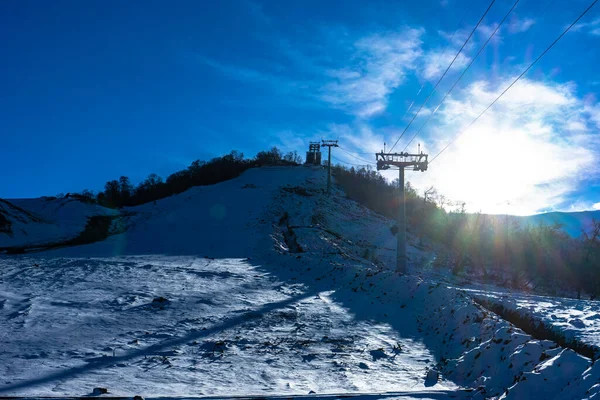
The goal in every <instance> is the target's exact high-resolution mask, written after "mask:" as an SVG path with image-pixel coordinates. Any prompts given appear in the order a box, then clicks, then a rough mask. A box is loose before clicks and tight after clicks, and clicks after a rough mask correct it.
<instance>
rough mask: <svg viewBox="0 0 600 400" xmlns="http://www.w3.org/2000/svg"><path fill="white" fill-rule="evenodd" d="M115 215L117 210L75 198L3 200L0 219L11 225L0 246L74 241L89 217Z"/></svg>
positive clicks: (1, 235)
mask: <svg viewBox="0 0 600 400" xmlns="http://www.w3.org/2000/svg"><path fill="white" fill-rule="evenodd" d="M116 214H117V211H115V210H111V209H108V208H105V207H102V206H99V205H97V204H88V203H83V202H81V201H79V200H77V199H74V198H60V199H51V198H44V197H42V198H37V199H10V200H3V199H0V216H2V217H4V218H5V219H6V220H8V221H9V224H10V225H9V228H8V231H9V232H8V233H0V247H9V246H24V245H28V246H31V245H40V244H48V243H56V242H60V241H63V240H67V239H72V238H74V237H76V236H77V235H78V234H80V233H81V232H82V231H83V230H84V227H85V225H86V223H87V219H88V218H89V217H92V216H98V215H106V216H108V215H116ZM0 232H2V230H0Z"/></svg>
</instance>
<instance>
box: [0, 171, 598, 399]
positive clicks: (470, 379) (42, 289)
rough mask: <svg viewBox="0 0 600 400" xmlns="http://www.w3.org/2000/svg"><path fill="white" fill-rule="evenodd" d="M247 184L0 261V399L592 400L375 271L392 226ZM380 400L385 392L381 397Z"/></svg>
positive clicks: (293, 190) (579, 365) (573, 368)
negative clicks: (101, 233)
mask: <svg viewBox="0 0 600 400" xmlns="http://www.w3.org/2000/svg"><path fill="white" fill-rule="evenodd" d="M325 178H326V176H325V173H324V171H323V170H322V169H318V168H317V169H313V168H307V167H295V168H292V167H281V168H260V169H253V170H249V171H247V172H246V173H244V174H243V175H242V176H240V177H239V178H237V179H233V180H231V181H228V182H224V183H221V184H218V185H214V186H207V187H198V188H193V189H191V190H188V191H186V192H184V193H182V194H180V195H177V196H172V197H170V198H167V199H163V200H160V201H157V202H156V204H152V203H151V204H147V205H143V206H140V207H134V208H132V209H130V210H128V211H130V212H133V213H135V215H133V216H132V217H131V218H130V219H129V229H128V230H127V231H126V232H125V233H123V234H120V235H116V236H112V237H110V238H108V239H107V240H105V241H103V242H97V243H93V244H89V245H85V246H77V247H72V248H62V249H57V250H52V251H48V252H45V253H38V254H36V255H34V256H16V257H15V256H13V257H7V256H5V257H2V258H0V321H1V322H2V330H0V336H1V338H2V341H1V342H0V343H1V344H0V354H1V359H2V362H1V363H0V376H1V377H2V380H0V394H2V395H30V396H31V395H40V396H41V395H75V396H79V395H87V394H92V393H93V389H94V388H95V387H105V388H107V389H108V390H109V392H110V394H112V395H127V396H131V395H134V394H141V395H143V396H144V397H146V396H151V397H152V396H199V395H213V396H228V395H234V394H243V395H248V394H254V395H259V396H268V395H273V394H283V395H291V394H298V395H307V394H308V393H309V392H314V393H315V395H314V396H312V398H315V397H317V396H319V395H323V394H327V393H382V392H386V393H388V394H385V395H379V396H377V398H378V399H382V398H420V399H427V398H431V399H443V398H455V399H456V398H477V399H482V398H519V399H520V398H530V397H531V396H532V395H533V394H535V395H536V397H538V398H544V399H551V398H557V399H582V398H591V397H593V396H594V395H597V393H598V392H599V391H600V389H599V388H598V386H597V384H598V376H600V374H599V373H598V372H600V371H596V368H595V366H594V365H592V363H591V362H590V360H589V359H587V358H585V357H582V356H581V355H579V354H577V353H575V352H574V351H572V350H569V349H563V348H561V347H558V346H557V345H556V344H554V343H552V342H549V341H546V340H540V339H536V338H533V337H531V336H529V335H528V334H526V333H524V332H523V331H521V330H519V329H518V328H516V327H514V326H512V325H511V324H510V323H509V322H507V321H505V320H503V319H501V318H500V317H498V316H497V315H495V314H493V313H491V312H490V311H489V310H487V309H485V308H483V307H482V306H481V305H479V304H477V303H476V302H475V301H474V300H473V295H472V292H469V291H465V290H463V289H462V288H460V287H455V286H452V285H449V284H446V283H444V282H442V281H440V279H439V278H438V277H436V276H434V275H427V274H423V273H422V272H421V271H422V270H423V269H422V265H421V260H422V259H426V258H427V257H428V255H427V254H426V253H425V252H423V251H420V250H417V249H415V248H414V247H411V248H410V249H409V255H410V257H411V261H412V265H411V268H410V271H411V274H410V275H408V276H398V275H397V274H396V273H395V272H394V271H393V268H391V266H393V260H394V256H395V237H394V236H393V235H392V233H391V230H390V229H389V228H390V226H391V225H392V222H391V221H388V220H386V219H385V218H383V217H381V216H379V215H376V214H374V213H372V212H369V211H368V210H366V209H364V208H363V207H361V206H360V205H358V204H356V203H354V202H352V201H350V200H348V199H347V198H346V197H345V196H344V194H343V193H342V192H341V191H340V190H339V189H335V190H334V193H333V194H332V196H327V195H326V194H324V192H323V188H324V185H325V181H326V179H325ZM393 393H395V394H393Z"/></svg>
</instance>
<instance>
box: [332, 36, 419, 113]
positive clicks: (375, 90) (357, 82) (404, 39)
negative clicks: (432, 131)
mask: <svg viewBox="0 0 600 400" xmlns="http://www.w3.org/2000/svg"><path fill="white" fill-rule="evenodd" d="M422 34H423V30H421V29H410V28H406V29H404V30H402V31H401V32H399V33H388V34H376V35H371V36H367V37H365V38H362V39H360V40H358V41H357V42H355V43H354V46H353V54H352V56H351V59H352V61H353V63H352V64H353V65H354V66H353V67H345V68H341V69H336V70H329V71H328V75H329V76H330V77H332V78H333V79H334V82H330V83H328V84H326V85H325V86H324V87H323V89H322V90H323V92H322V96H321V98H322V99H323V100H325V101H326V102H328V103H330V104H332V105H333V106H335V107H338V108H341V109H344V110H347V111H349V112H350V113H352V114H354V115H356V116H358V117H360V118H368V117H370V116H373V115H375V114H378V113H381V112H382V111H384V110H385V108H386V106H387V101H388V96H389V95H390V93H391V92H392V91H393V90H394V89H395V88H397V87H398V86H400V85H401V84H402V83H403V82H404V79H405V77H406V75H407V74H408V73H409V72H410V71H411V70H413V69H414V68H415V67H416V60H417V59H418V58H419V57H420V56H421V54H422V51H421V43H422V42H421V35H422Z"/></svg>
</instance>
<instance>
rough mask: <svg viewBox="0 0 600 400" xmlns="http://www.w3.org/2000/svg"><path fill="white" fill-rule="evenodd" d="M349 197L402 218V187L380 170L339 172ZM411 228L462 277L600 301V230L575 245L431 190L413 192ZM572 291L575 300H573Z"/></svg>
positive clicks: (408, 190)
mask: <svg viewBox="0 0 600 400" xmlns="http://www.w3.org/2000/svg"><path fill="white" fill-rule="evenodd" d="M333 171H334V174H335V177H336V181H337V182H338V183H339V184H340V185H341V186H342V187H343V189H344V191H345V192H346V194H347V196H348V197H350V198H351V199H353V200H355V201H358V202H359V203H361V204H363V205H364V206H366V207H368V208H370V209H371V210H373V211H376V212H378V213H380V214H383V215H385V216H387V217H389V218H392V219H395V218H396V213H397V209H398V192H399V188H398V180H395V181H393V182H389V181H387V180H386V179H385V178H384V177H383V176H381V175H380V174H379V173H378V172H377V171H375V170H372V169H368V168H360V169H355V168H354V167H352V168H346V167H342V166H335V167H334V168H333ZM405 198H406V216H407V229H408V230H409V232H411V233H412V234H413V236H414V237H416V238H417V241H418V243H417V246H419V245H421V246H423V245H425V244H433V245H435V247H436V249H437V250H438V251H437V253H438V257H437V258H436V262H435V264H434V266H435V267H437V268H448V269H450V270H451V271H452V273H454V274H456V275H461V274H464V275H469V276H472V277H478V278H479V279H482V280H484V281H489V282H494V283H498V284H501V285H503V286H507V287H514V288H518V289H521V290H538V291H540V290H541V291H544V292H547V293H552V294H558V295H560V294H565V291H566V292H567V293H566V294H571V293H572V294H573V295H576V296H577V297H578V298H580V297H581V296H582V295H583V294H586V295H589V296H590V297H591V298H592V299H594V298H595V297H597V296H599V295H600V223H599V222H597V221H596V222H595V223H594V227H593V228H592V229H591V230H589V231H586V232H582V236H581V237H580V238H572V237H570V236H569V235H567V234H566V233H565V232H564V231H562V230H561V227H560V225H558V224H556V225H545V224H539V225H534V226H531V225H528V226H521V224H520V223H519V222H518V221H517V220H516V219H515V218H511V217H510V216H502V217H498V216H493V215H486V214H481V213H475V214H470V213H467V212H466V211H465V205H464V203H460V202H459V203H455V204H453V206H454V207H453V211H447V210H446V206H448V205H449V204H450V202H449V200H448V199H447V198H446V197H445V196H443V195H442V194H439V193H437V191H436V190H435V188H433V187H431V188H429V189H427V190H425V192H424V193H422V194H419V193H418V192H417V191H416V190H415V189H414V188H413V187H412V186H411V184H410V182H407V183H406V185H405ZM569 292H570V293H569Z"/></svg>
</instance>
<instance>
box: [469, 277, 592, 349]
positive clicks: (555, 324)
mask: <svg viewBox="0 0 600 400" xmlns="http://www.w3.org/2000/svg"><path fill="white" fill-rule="evenodd" d="M466 290H467V291H468V292H469V293H470V294H471V295H472V296H473V297H474V298H476V299H484V300H487V301H490V302H492V303H494V304H499V305H502V306H503V307H505V308H507V309H510V310H514V311H517V312H518V313H519V314H521V315H524V316H529V317H531V318H533V319H535V320H536V321H540V322H543V323H544V324H545V325H547V326H549V327H551V328H552V329H555V330H556V331H558V332H561V333H562V334H563V335H564V336H565V337H566V338H567V339H577V340H578V341H581V342H582V343H585V344H588V345H590V346H595V347H598V348H600V303H598V302H597V301H589V300H577V299H570V298H561V297H551V296H540V295H535V294H525V293H518V292H516V293H515V292H509V291H506V290H502V289H499V288H493V289H492V290H482V289H466Z"/></svg>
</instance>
